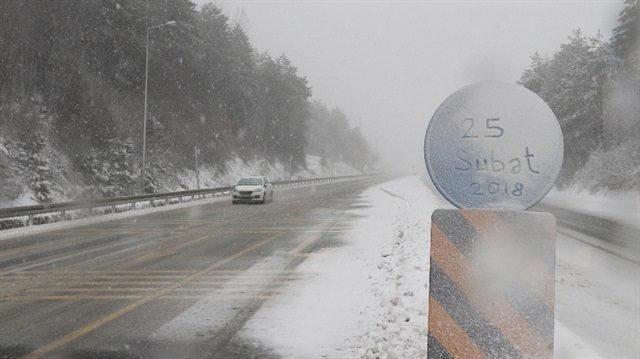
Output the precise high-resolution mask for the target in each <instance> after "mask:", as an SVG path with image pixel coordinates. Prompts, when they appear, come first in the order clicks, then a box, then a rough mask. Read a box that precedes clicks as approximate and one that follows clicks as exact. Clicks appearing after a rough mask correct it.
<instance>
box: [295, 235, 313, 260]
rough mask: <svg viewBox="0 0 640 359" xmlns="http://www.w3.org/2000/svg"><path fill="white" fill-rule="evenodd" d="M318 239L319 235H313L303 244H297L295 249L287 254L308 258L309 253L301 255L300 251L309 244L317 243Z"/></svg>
mask: <svg viewBox="0 0 640 359" xmlns="http://www.w3.org/2000/svg"><path fill="white" fill-rule="evenodd" d="M320 238H321V237H320V236H319V235H313V236H311V237H309V238H307V239H306V240H305V241H304V242H302V243H300V244H298V246H297V247H295V248H294V249H293V250H292V251H291V252H289V254H290V255H292V256H296V257H308V256H309V253H303V252H302V251H303V250H304V249H305V248H307V247H308V246H310V245H311V244H313V243H315V242H316V241H318V240H319V239H320Z"/></svg>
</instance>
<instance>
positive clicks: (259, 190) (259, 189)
mask: <svg viewBox="0 0 640 359" xmlns="http://www.w3.org/2000/svg"><path fill="white" fill-rule="evenodd" d="M260 192H262V188H258V189H254V190H253V193H260Z"/></svg>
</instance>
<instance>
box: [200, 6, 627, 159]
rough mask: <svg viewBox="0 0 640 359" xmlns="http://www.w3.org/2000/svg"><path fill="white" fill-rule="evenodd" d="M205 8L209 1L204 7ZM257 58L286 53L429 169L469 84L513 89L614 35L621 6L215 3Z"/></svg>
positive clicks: (384, 152)
mask: <svg viewBox="0 0 640 359" xmlns="http://www.w3.org/2000/svg"><path fill="white" fill-rule="evenodd" d="M195 2H196V3H197V4H203V3H207V2H209V1H204V0H198V1H195ZM216 4H218V6H220V7H222V8H223V9H224V10H225V12H226V13H227V14H228V15H229V17H230V19H231V21H232V23H240V24H241V25H242V27H243V28H244V29H245V31H246V32H247V34H248V35H249V37H250V39H251V42H252V44H253V45H254V47H255V48H256V50H258V51H259V52H268V53H269V54H271V55H272V57H278V56H279V55H281V54H285V55H286V56H287V57H288V58H289V60H291V62H292V64H293V65H294V66H296V67H297V68H298V74H299V75H301V76H305V77H306V78H307V80H308V82H309V85H310V86H311V87H312V91H313V99H314V100H320V101H322V102H324V103H325V104H326V105H327V106H329V107H330V108H333V107H339V108H341V109H342V110H343V111H344V112H345V114H346V115H347V117H348V118H349V119H350V120H351V122H352V124H353V125H354V126H360V127H361V129H362V131H363V133H364V134H365V135H366V136H367V138H368V139H369V141H370V143H371V145H372V146H373V147H374V148H375V149H376V150H377V151H378V152H379V153H380V155H381V157H382V158H383V159H385V160H386V161H387V162H394V163H395V165H396V167H398V168H400V169H403V170H407V171H408V170H411V167H412V166H415V167H416V168H417V169H419V170H420V171H423V170H424V169H425V165H424V161H423V140H424V134H425V131H426V129H427V125H428V122H429V119H430V118H431V116H432V115H433V113H434V112H435V110H436V108H437V107H438V105H440V103H442V101H444V100H445V99H446V98H447V96H449V95H450V94H451V93H453V92H454V91H456V90H457V89H459V88H461V87H463V86H466V85H468V84H470V83H474V82H478V81H485V80H492V81H504V82H511V83H513V82H515V81H517V80H518V79H519V78H520V75H521V74H522V71H523V70H524V69H526V68H528V66H529V65H530V61H531V59H530V57H531V55H533V54H534V53H535V52H536V51H537V52H538V53H540V55H542V56H549V57H551V56H553V54H554V53H555V52H556V51H558V50H559V48H560V45H561V44H562V43H565V42H567V38H568V37H569V36H570V35H571V32H572V30H574V29H578V28H579V29H581V30H582V32H583V34H585V35H588V36H595V35H596V33H597V32H598V31H601V33H602V34H603V35H604V38H605V39H607V40H608V39H609V38H610V36H611V30H612V29H613V28H614V27H615V26H616V22H617V19H618V14H619V12H620V11H621V10H622V9H623V8H624V3H623V1H622V0H615V1H604V0H603V1H584V0H583V1H517V0H511V1H393V0H387V1H327V0H325V1H321V0H316V1H301V0H298V1H273V0H271V1H269V0H266V1H258V0H254V1H229V0H227V1H217V2H216Z"/></svg>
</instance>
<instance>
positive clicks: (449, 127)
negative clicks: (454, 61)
mask: <svg viewBox="0 0 640 359" xmlns="http://www.w3.org/2000/svg"><path fill="white" fill-rule="evenodd" d="M563 156H564V144H563V139H562V132H561V130H560V125H559V124H558V120H557V119H556V117H555V115H554V114H553V112H552V111H551V109H550V108H549V106H547V104H546V103H545V102H544V101H543V100H542V99H541V98H540V97H538V95H536V94H535V93H533V92H531V91H529V90H527V89H525V88H524V87H521V86H518V85H515V84H506V83H493V82H490V83H479V84H473V85H469V86H466V87H464V88H462V89H460V90H458V91H456V92H455V93H454V94H452V95H451V96H449V97H448V98H447V99H446V100H445V101H444V102H443V103H442V104H441V105H440V107H439V108H438V110H436V112H435V114H434V115H433V117H432V118H431V122H430V123H429V127H428V128H427V134H426V136H425V140H424V158H425V162H426V164H427V170H428V171H429V176H430V177H431V180H432V181H433V183H434V184H435V186H436V188H438V190H439V191H440V193H442V195H443V196H444V197H445V198H446V199H447V200H448V201H449V202H451V203H452V204H453V205H455V206H456V207H458V208H479V209H498V210H500V209H502V210H524V209H527V208H530V207H531V206H533V205H535V204H536V203H538V201H540V200H541V199H542V198H543V197H544V196H545V195H546V194H547V193H548V192H549V190H551V188H552V187H553V183H554V182H555V180H556V177H557V176H558V173H559V172H560V167H561V166H562V158H563Z"/></svg>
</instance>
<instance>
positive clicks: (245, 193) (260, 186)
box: [231, 176, 273, 204]
mask: <svg viewBox="0 0 640 359" xmlns="http://www.w3.org/2000/svg"><path fill="white" fill-rule="evenodd" d="M231 195H232V196H233V197H232V200H231V203H233V204H238V203H266V202H267V201H273V186H272V185H271V183H269V180H268V179H267V178H266V177H261V176H252V177H242V178H241V179H240V181H238V184H237V185H235V187H233V193H232V194H231Z"/></svg>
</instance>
